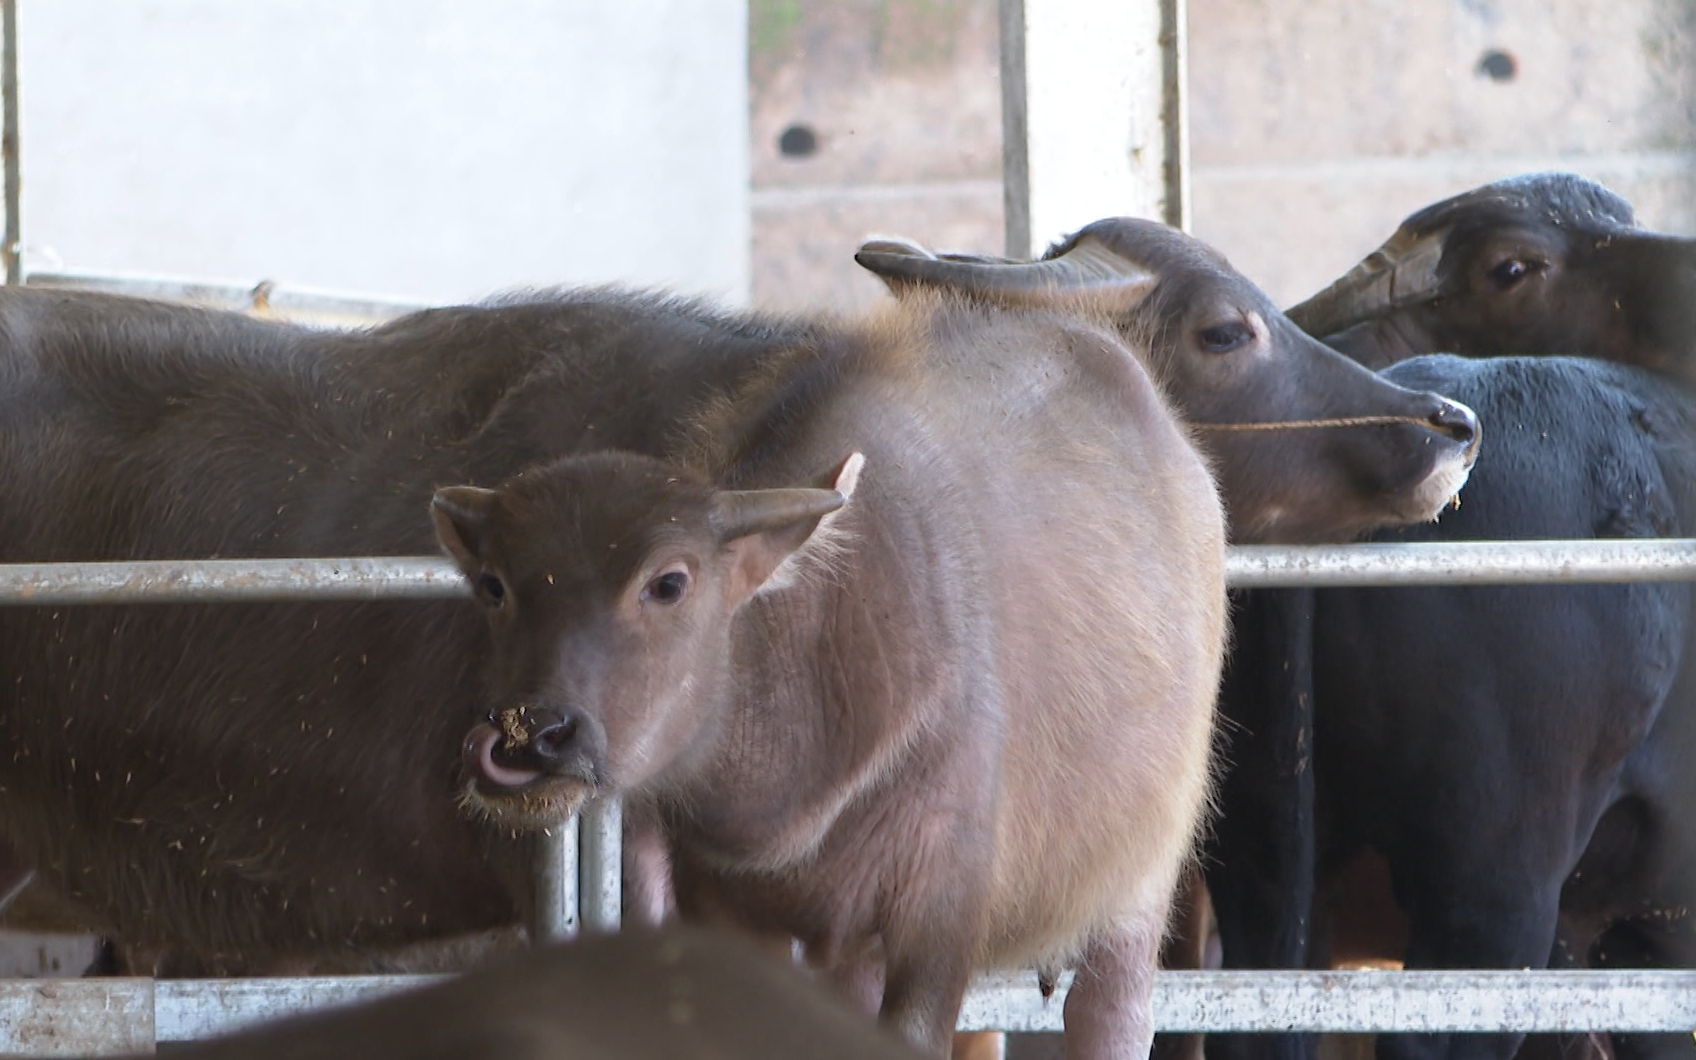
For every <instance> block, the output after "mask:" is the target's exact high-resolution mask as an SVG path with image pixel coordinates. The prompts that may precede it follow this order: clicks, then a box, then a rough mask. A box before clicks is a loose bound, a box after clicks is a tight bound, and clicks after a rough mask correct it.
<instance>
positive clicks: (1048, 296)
mask: <svg viewBox="0 0 1696 1060" xmlns="http://www.w3.org/2000/svg"><path fill="white" fill-rule="evenodd" d="M854 260H855V261H857V262H859V263H860V265H861V266H863V267H864V268H866V269H869V270H871V271H872V272H875V273H877V275H878V276H880V277H882V278H883V281H884V282H885V283H886V284H888V285H889V286H890V287H891V288H892V289H895V290H899V289H900V288H901V287H903V286H907V285H917V286H925V287H939V288H943V289H946V290H952V291H959V292H961V293H963V294H969V295H973V296H976V297H979V298H988V299H992V300H994V301H998V302H1002V303H1004V304H1008V305H1048V304H1052V303H1053V302H1055V301H1060V300H1064V299H1065V298H1066V297H1067V296H1069V295H1075V294H1079V293H1090V294H1095V293H1112V294H1115V295H1119V296H1121V298H1122V304H1121V306H1120V308H1129V306H1131V305H1135V304H1136V302H1138V301H1140V300H1141V299H1142V296H1143V295H1146V294H1147V293H1148V291H1150V290H1152V289H1153V287H1154V284H1155V282H1156V281H1157V280H1158V279H1159V277H1158V276H1156V275H1155V274H1154V273H1152V272H1150V271H1149V270H1148V269H1147V268H1146V267H1144V266H1143V265H1141V264H1139V263H1137V262H1134V261H1131V260H1130V259H1128V258H1126V257H1124V256H1122V255H1120V254H1118V253H1116V252H1115V251H1114V250H1113V249H1112V248H1110V247H1108V246H1107V244H1106V243H1104V242H1102V241H1101V240H1100V239H1097V238H1095V237H1094V236H1084V237H1083V238H1081V239H1079V240H1078V241H1077V242H1076V243H1075V244H1073V245H1072V246H1071V247H1070V248H1068V249H1067V250H1066V251H1065V253H1063V254H1061V255H1060V256H1058V257H1055V258H1049V259H1046V260H1043V261H996V260H994V259H988V258H972V257H969V256H967V255H963V254H961V255H948V256H945V257H937V256H936V255H934V254H931V253H930V252H928V251H926V250H925V249H924V248H922V247H917V246H916V245H914V244H910V243H906V242H902V241H895V240H885V239H880V240H873V241H871V242H868V243H866V244H865V245H863V246H862V247H861V248H860V250H859V253H857V254H855V255H854Z"/></svg>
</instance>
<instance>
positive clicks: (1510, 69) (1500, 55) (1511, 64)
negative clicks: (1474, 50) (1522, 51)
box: [1475, 48, 1519, 81]
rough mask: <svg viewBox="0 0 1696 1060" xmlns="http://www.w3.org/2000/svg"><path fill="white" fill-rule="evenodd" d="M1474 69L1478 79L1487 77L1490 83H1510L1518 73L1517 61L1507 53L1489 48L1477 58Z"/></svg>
mask: <svg viewBox="0 0 1696 1060" xmlns="http://www.w3.org/2000/svg"><path fill="white" fill-rule="evenodd" d="M1475 69H1476V71H1477V73H1478V75H1479V76H1480V77H1488V78H1489V79H1490V80H1492V81H1512V80H1513V79H1514V76H1515V75H1516V74H1518V73H1519V61H1518V60H1516V59H1515V58H1514V57H1513V56H1512V55H1511V54H1510V53H1508V52H1504V51H1501V50H1500V49H1497V48H1491V49H1490V50H1489V51H1487V52H1485V53H1484V54H1483V55H1480V56H1479V57H1478V66H1477V67H1475Z"/></svg>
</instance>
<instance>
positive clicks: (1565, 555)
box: [0, 539, 1696, 1056]
mask: <svg viewBox="0 0 1696 1060" xmlns="http://www.w3.org/2000/svg"><path fill="white" fill-rule="evenodd" d="M1227 569H1228V575H1229V579H1230V582H1231V584H1232V585H1233V586H1237V587H1261V588H1270V587H1276V586H1294V585H1315V586H1322V585H1329V586H1343V585H1355V586H1361V585H1385V586H1387V585H1438V584H1475V583H1529V582H1554V583H1566V584H1576V583H1583V582H1614V581H1657V580H1696V539H1676V540H1629V541H1628V540H1609V541H1531V542H1463V543H1452V544H1401V545H1397V544H1374V545H1350V546H1334V547H1273V546H1248V547H1234V548H1232V549H1231V550H1230V552H1229V555H1228V568H1227ZM468 595H469V589H468V587H467V586H466V584H465V582H464V580H463V578H462V577H461V576H460V574H459V572H458V570H457V568H455V567H454V566H453V565H452V564H451V563H449V562H447V561H446V560H442V559H436V558H430V557H396V558H383V557H361V558H346V559H275V560H205V561H150V562H129V563H81V564H45V565H12V566H0V605H10V606H43V605H53V606H75V605H78V604H92V603H103V604H113V603H134V604H141V603H146V602H166V601H176V602H219V601H226V602H227V601H233V600H243V601H248V602H255V601H276V600H301V599H311V600H397V599H404V600H418V599H451V598H462V597H465V596H468ZM534 873H535V881H536V888H537V892H538V902H537V909H536V915H535V917H534V919H533V922H532V924H531V925H530V927H531V931H532V936H533V937H534V938H537V939H544V940H545V939H558V938H565V937H568V936H570V935H572V934H574V933H575V932H576V931H577V930H579V929H580V928H581V929H587V930H594V931H605V930H616V929H617V927H618V919H619V887H620V817H619V812H618V807H617V804H616V803H615V802H614V803H602V804H599V805H591V806H590V807H589V808H587V809H586V810H585V811H584V812H583V813H582V814H581V815H580V816H579V818H578V819H575V820H573V821H572V822H571V823H570V825H569V826H568V827H566V828H562V829H558V830H556V831H555V832H554V833H553V834H552V835H551V836H550V837H549V839H548V842H547V844H545V845H544V847H543V848H542V850H541V854H540V856H539V859H538V862H537V864H536V865H535V867H534ZM434 978H435V977H432V976H348V977H316V978H293V979H280V978H279V979H239V980H216V979H203V980H175V981H157V982H156V981H154V980H151V979H106V980H10V981H0V1053H5V1054H14V1055H28V1056H56V1055H100V1054H114V1053H122V1052H130V1051H150V1050H151V1049H152V1048H153V1047H154V1045H155V1043H157V1042H170V1041H184V1040H192V1039H197V1038H203V1037H207V1036H210V1035H213V1034H218V1033H222V1032H225V1031H228V1030H232V1029H234V1028H236V1027H239V1026H242V1025H245V1024H248V1023H251V1022H254V1021H256V1020H261V1019H266V1018H271V1017H275V1016H279V1015H283V1014H286V1013H291V1012H299V1011H304V1010H308V1009H312V1008H317V1007H320V1006H324V1005H330V1004H341V1003H347V1002H351V1001H356V1000H359V999H363V998H369V997H373V996H377V995H380V994H383V993H388V992H392V991H396V990H402V989H406V988H408V987H412V986H417V985H420V984H422V983H426V982H430V981H433V979H434ZM1065 988H1066V982H1065V979H1064V978H1063V979H1062V982H1061V985H1060V989H1059V990H1058V991H1057V992H1056V995H1055V996H1054V997H1052V998H1047V999H1045V998H1044V997H1043V995H1042V993H1041V991H1040V989H1039V988H1038V985H1037V982H1036V976H1035V974H1034V973H1022V974H1007V975H996V976H987V977H982V978H980V979H979V980H978V981H977V982H976V983H975V984H974V987H973V989H972V991H971V992H970V993H969V995H968V996H967V999H966V1004H965V1006H964V1008H963V1010H962V1012H961V1018H960V1028H961V1029H962V1030H990V1029H1000V1030H1012V1031H1042V1030H1058V1029H1060V1022H1061V1008H1062V1000H1063V996H1064V991H1065ZM1155 1013H1156V1021H1157V1025H1158V1027H1159V1028H1160V1029H1161V1030H1167V1031H1197V1032H1219V1031H1357V1032H1371V1031H1382V1032H1394V1031H1412V1032H1419V1031H1501V1030H1518V1031H1568V1032H1586V1031H1645V1032H1648V1031H1690V1030H1692V1029H1696V971H1630V972H1589V971H1539V972H1530V971H1525V972H1513V971H1454V972H1427V971H1421V972H1406V971H1397V972H1390V971H1343V972H1299V971H1282V972H1163V973H1161V974H1160V976H1159V978H1158V981H1157V985H1156V994H1155Z"/></svg>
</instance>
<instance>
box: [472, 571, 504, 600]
mask: <svg viewBox="0 0 1696 1060" xmlns="http://www.w3.org/2000/svg"><path fill="white" fill-rule="evenodd" d="M477 594H478V595H479V596H481V597H482V598H483V602H484V603H486V604H488V605H489V606H490V607H494V608H499V607H502V606H504V605H505V604H506V583H505V582H503V581H501V580H500V579H499V578H497V577H496V576H495V575H493V574H483V575H479V576H478V578H477Z"/></svg>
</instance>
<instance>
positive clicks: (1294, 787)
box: [1204, 589, 1318, 1060]
mask: <svg viewBox="0 0 1696 1060" xmlns="http://www.w3.org/2000/svg"><path fill="white" fill-rule="evenodd" d="M1233 602H1234V604H1235V608H1234V614H1233V619H1232V628H1233V637H1232V642H1233V647H1232V652H1231V657H1230V659H1229V660H1228V661H1227V665H1226V669H1225V677H1224V683H1223V685H1222V687H1221V688H1220V697H1219V709H1220V714H1221V716H1222V717H1221V724H1220V727H1219V737H1218V738H1219V740H1220V743H1221V745H1222V746H1221V748H1220V751H1221V753H1220V755H1219V760H1220V762H1221V763H1222V764H1223V765H1224V773H1223V776H1222V777H1221V784H1220V789H1219V813H1218V815H1217V817H1216V819H1215V821H1214V822H1213V825H1212V828H1211V830H1210V832H1211V835H1210V837H1209V840H1208V843H1207V849H1206V854H1207V857H1206V858H1205V859H1204V864H1205V866H1206V874H1207V879H1206V883H1207V891H1208V895H1209V897H1210V898H1211V900H1212V905H1213V912H1214V916H1215V918H1216V919H1217V922H1218V928H1219V938H1220V942H1221V943H1222V945H1223V966H1224V967H1226V968H1231V969H1264V968H1303V967H1305V966H1306V965H1307V962H1308V955H1309V950H1308V945H1309V941H1310V940H1309V934H1308V932H1309V926H1310V925H1309V918H1310V916H1311V914H1312V910H1313V897H1314V880H1315V866H1316V863H1317V857H1318V855H1317V830H1318V825H1317V821H1316V808H1315V801H1314V781H1313V768H1312V755H1313V666H1312V662H1313V608H1314V595H1313V590H1311V589H1270V590H1266V589H1263V590H1255V591H1252V592H1242V593H1236V594H1233ZM1313 1049H1314V1037H1313V1036H1312V1035H1297V1034H1211V1035H1208V1036H1207V1045H1206V1050H1207V1056H1208V1057H1209V1058H1210V1060H1308V1058H1310V1057H1311V1056H1312V1055H1313Z"/></svg>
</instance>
